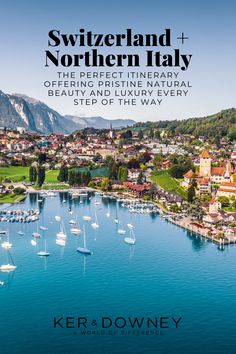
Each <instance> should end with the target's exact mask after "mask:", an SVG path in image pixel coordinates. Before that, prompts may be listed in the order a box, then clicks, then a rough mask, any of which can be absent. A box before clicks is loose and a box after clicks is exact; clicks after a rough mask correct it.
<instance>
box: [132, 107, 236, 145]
mask: <svg viewBox="0 0 236 354" xmlns="http://www.w3.org/2000/svg"><path fill="white" fill-rule="evenodd" d="M134 127H136V128H138V127H142V128H143V129H145V128H146V129H155V128H156V129H166V130H168V131H170V132H172V133H174V134H178V133H179V134H191V135H195V136H196V137H198V136H209V137H213V136H216V135H217V136H219V137H223V136H228V137H229V138H231V139H235V138H236V109H235V108H230V109H226V110H223V111H221V112H219V113H216V114H213V115H211V116H207V117H202V118H189V119H184V120H172V121H168V120H165V121H156V122H144V123H141V122H140V123H137V124H135V125H134Z"/></svg>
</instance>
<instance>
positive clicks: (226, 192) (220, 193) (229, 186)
mask: <svg viewBox="0 0 236 354" xmlns="http://www.w3.org/2000/svg"><path fill="white" fill-rule="evenodd" d="M216 195H217V197H228V198H230V197H232V196H233V195H234V196H235V195H236V183H235V182H223V183H221V184H220V188H219V189H218V190H217V194H216Z"/></svg>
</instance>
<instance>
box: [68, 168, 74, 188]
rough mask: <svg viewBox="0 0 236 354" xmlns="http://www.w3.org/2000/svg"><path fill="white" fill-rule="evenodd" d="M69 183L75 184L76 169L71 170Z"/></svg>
mask: <svg viewBox="0 0 236 354" xmlns="http://www.w3.org/2000/svg"><path fill="white" fill-rule="evenodd" d="M68 183H69V185H70V186H74V185H75V171H74V170H69V173H68Z"/></svg>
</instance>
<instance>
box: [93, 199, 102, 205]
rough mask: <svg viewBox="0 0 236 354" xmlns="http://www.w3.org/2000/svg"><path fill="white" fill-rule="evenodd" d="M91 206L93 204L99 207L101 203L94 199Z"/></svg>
mask: <svg viewBox="0 0 236 354" xmlns="http://www.w3.org/2000/svg"><path fill="white" fill-rule="evenodd" d="M93 204H94V205H101V202H99V201H98V200H97V199H95V201H94V203H93Z"/></svg>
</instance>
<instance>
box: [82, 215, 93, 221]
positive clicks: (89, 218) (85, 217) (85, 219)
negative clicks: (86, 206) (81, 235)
mask: <svg viewBox="0 0 236 354" xmlns="http://www.w3.org/2000/svg"><path fill="white" fill-rule="evenodd" d="M83 219H84V221H90V220H91V219H92V218H91V216H89V215H84V216H83Z"/></svg>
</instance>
